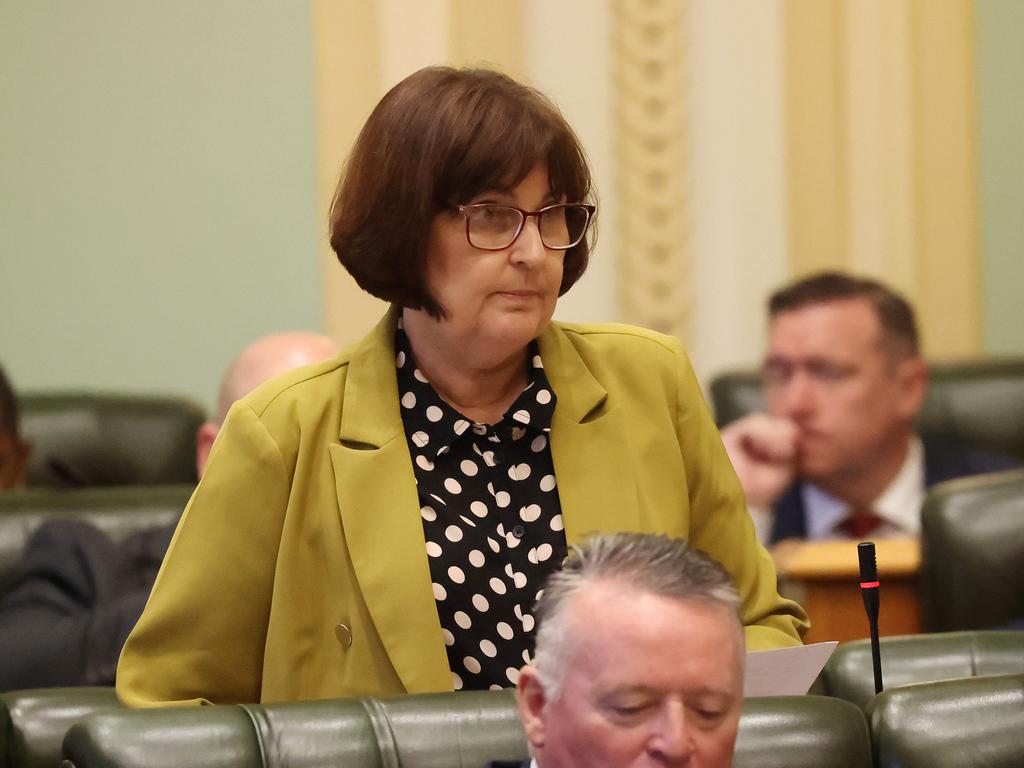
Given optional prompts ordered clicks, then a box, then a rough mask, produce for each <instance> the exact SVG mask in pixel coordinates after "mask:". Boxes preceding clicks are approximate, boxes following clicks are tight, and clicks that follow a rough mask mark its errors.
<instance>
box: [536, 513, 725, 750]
mask: <svg viewBox="0 0 1024 768" xmlns="http://www.w3.org/2000/svg"><path fill="white" fill-rule="evenodd" d="M739 605H740V601H739V597H738V596H737V594H736V591H735V589H734V588H733V586H732V584H731V583H730V580H729V575H728V573H727V572H726V570H725V568H723V567H722V566H721V565H720V564H719V563H718V562H716V561H715V560H712V559H711V558H710V557H708V556H707V555H706V554H704V553H703V552H701V551H700V550H697V549H693V548H691V547H690V546H689V545H687V543H686V542H685V541H681V540H678V539H670V538H668V537H667V536H663V535H657V536H656V535H651V534H640V533H617V534H608V535H600V536H592V537H590V538H589V539H587V540H586V541H584V542H583V543H582V544H581V545H580V546H577V547H574V548H573V553H571V554H570V556H569V558H568V560H567V561H566V564H565V566H564V568H563V570H562V571H560V572H556V573H554V574H552V576H551V577H550V578H549V579H548V581H547V584H546V585H545V589H544V591H543V593H542V595H541V597H540V600H539V603H538V608H537V614H538V617H539V620H540V624H539V627H538V630H537V640H536V649H535V653H534V660H533V663H532V664H527V665H526V666H525V667H523V669H522V671H521V672H520V676H519V684H518V689H517V699H518V705H519V716H520V719H521V720H522V722H523V726H524V728H525V730H526V736H527V738H528V740H529V742H530V749H531V752H532V754H533V762H532V765H533V766H534V768H573V767H575V766H580V767H581V768H582V767H583V766H586V768H604V767H606V766H607V767H608V768H613V767H614V768H624V767H625V766H631V767H632V766H637V767H639V766H648V765H650V766H691V767H696V766H699V767H700V768H726V767H727V766H729V765H731V763H732V754H733V747H734V744H735V741H736V730H737V728H738V726H739V717H740V710H741V708H742V704H743V660H744V650H745V649H744V636H743V624H742V622H741V620H740V617H739V614H738V610H739ZM524 765H526V764H524Z"/></svg>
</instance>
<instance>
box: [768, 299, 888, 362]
mask: <svg viewBox="0 0 1024 768" xmlns="http://www.w3.org/2000/svg"><path fill="white" fill-rule="evenodd" d="M768 337H769V339H768V340H769V344H768V346H769V354H772V353H782V354H787V353H788V354H793V353H796V354H819V355H825V356H831V355H846V354H855V355H860V354H863V353H864V352H868V351H871V350H878V351H880V350H881V346H882V345H881V341H882V324H881V321H880V319H879V317H878V313H877V312H876V311H875V308H874V307H873V306H872V305H871V302H869V301H868V300H867V299H863V298H859V297H858V298H851V299H836V300H833V301H827V302H820V303H815V304H809V305H807V306H804V307H799V308H797V309H789V310H784V311H782V312H779V313H778V314H777V315H775V317H773V318H772V320H771V325H770V326H769V332H768Z"/></svg>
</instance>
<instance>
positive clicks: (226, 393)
mask: <svg viewBox="0 0 1024 768" xmlns="http://www.w3.org/2000/svg"><path fill="white" fill-rule="evenodd" d="M337 351H338V348H337V345H336V344H335V343H334V341H333V340H331V339H329V338H327V337H326V336H320V335H318V334H313V333H283V334H276V335H273V336H266V337H264V338H261V339H259V340H257V341H255V342H253V343H252V344H250V345H249V346H248V347H246V348H245V349H244V350H243V351H242V352H241V354H239V356H238V357H237V358H235V360H234V361H233V362H232V363H231V365H230V366H229V367H228V370H227V371H226V372H225V374H224V379H223V381H222V382H221V387H220V395H219V397H218V399H217V413H216V416H215V418H214V420H212V421H207V422H205V423H204V424H203V425H202V426H201V427H200V428H199V431H198V433H197V435H196V472H197V474H198V475H199V476H200V477H201V476H202V474H203V469H204V468H205V466H206V460H207V457H208V456H209V453H210V449H211V448H212V447H213V443H214V441H215V440H216V438H217V433H218V431H219V430H220V425H221V423H222V422H223V421H224V418H225V417H226V416H227V412H228V409H229V408H230V407H231V405H232V403H234V402H235V400H238V399H239V398H241V397H243V396H244V395H246V394H248V393H249V392H250V391H252V390H253V389H255V388H256V387H257V386H259V385H260V384H262V383H263V382H265V381H268V380H270V379H272V378H275V377H276V376H280V375H281V374H283V373H286V372H288V371H290V370H292V369H293V368H298V367H300V366H303V365H309V364H312V363H316V362H319V361H321V360H324V359H325V358H328V357H331V356H332V355H334V354H336V353H337ZM173 533H174V526H168V527H159V528H152V529H149V530H145V531H141V532H139V533H136V534H133V535H132V536H129V537H128V538H126V539H124V540H122V541H119V542H115V541H113V540H111V539H110V538H109V537H107V536H106V535H105V534H104V533H103V532H101V531H100V530H98V529H97V528H95V527H94V526H92V525H90V524H89V523H86V522H81V521H77V520H51V521H48V522H46V523H43V525H41V526H40V527H39V528H38V529H36V531H35V533H34V534H33V535H32V538H31V539H30V540H29V543H28V545H27V546H26V548H25V553H24V555H23V557H22V559H21V561H20V562H19V563H18V564H17V565H15V567H14V569H13V574H12V579H11V583H10V586H9V588H8V590H7V592H6V594H5V595H4V596H3V597H2V599H0V691H6V690H14V689H16V688H42V687H48V686H70V685H113V684H114V672H115V670H116V668H117V658H118V656H119V655H120V653H121V647H122V646H123V645H124V641H125V638H126V637H127V636H128V633H129V632H130V631H131V629H132V627H134V626H135V622H136V621H137V620H138V618H139V615H140V614H141V613H142V609H143V607H144V606H145V604H146V600H147V599H148V597H149V592H150V589H151V588H152V586H153V581H154V579H156V574H157V571H158V570H159V568H160V562H161V561H162V560H163V556H164V553H165V552H166V551H167V545H168V544H169V543H170V540H171V535H172V534H173Z"/></svg>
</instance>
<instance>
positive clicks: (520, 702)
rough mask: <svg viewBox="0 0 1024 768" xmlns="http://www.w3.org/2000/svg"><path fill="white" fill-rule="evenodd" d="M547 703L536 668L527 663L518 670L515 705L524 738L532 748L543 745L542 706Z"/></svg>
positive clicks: (535, 748) (538, 747)
mask: <svg viewBox="0 0 1024 768" xmlns="http://www.w3.org/2000/svg"><path fill="white" fill-rule="evenodd" d="M547 703H548V702H547V694H546V693H545V692H544V686H542V685H541V684H540V678H539V677H538V676H537V668H536V667H534V666H533V665H532V664H527V665H526V666H525V667H523V668H522V669H521V670H519V682H518V683H517V684H516V705H517V707H518V708H519V720H520V722H522V724H523V729H524V730H525V731H526V739H527V741H529V742H530V747H531V748H533V749H534V750H537V749H540V748H541V747H543V746H544V737H545V732H544V714H545V713H544V707H545V705H546V704H547Z"/></svg>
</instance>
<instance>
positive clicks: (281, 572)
mask: <svg viewBox="0 0 1024 768" xmlns="http://www.w3.org/2000/svg"><path fill="white" fill-rule="evenodd" d="M395 318H396V315H395V313H394V312H392V313H389V314H388V315H387V316H386V317H385V318H384V320H382V321H381V323H380V324H379V325H378V326H377V328H376V329H375V330H374V331H372V332H371V333H370V334H369V335H368V336H367V337H366V338H365V339H364V340H363V341H361V342H360V343H358V344H356V345H355V346H354V347H352V348H351V349H349V350H346V351H345V352H342V353H341V354H340V355H339V356H338V357H337V358H335V359H333V360H332V361H329V362H326V363H322V364H319V365H315V366H311V367H308V368H303V369H300V370H298V371H295V372H292V373H289V374H286V375H285V376H283V377H281V378H279V379H275V380H274V381H271V382H269V383H267V384H265V385H263V386H262V387H260V388H258V389H257V390H256V391H255V392H253V393H252V394H250V395H249V396H247V397H245V398H244V399H242V400H241V401H239V402H238V403H237V404H236V405H235V406H234V407H233V408H232V409H231V412H230V414H229V416H228V418H227V421H226V423H225V424H224V427H223V429H222V430H221V434H220V436H219V438H218V440H217V442H216V444H215V446H214V448H213V451H212V452H211V455H210V459H209V463H208V465H207V469H206V474H205V476H204V477H203V480H202V481H201V482H200V483H199V486H198V487H197V488H196V491H195V494H194V495H193V497H192V500H191V501H190V502H189V504H188V507H187V508H186V509H185V512H184V515H183V516H182V519H181V522H180V523H179V525H178V529H177V532H176V533H175V535H174V538H173V540H172V541H171V546H170V549H169V551H168V553H167V557H166V559H165V560H164V563H163V567H162V568H161V570H160V574H159V576H158V577H157V580H156V584H155V586H154V588H153V593H152V595H151V597H150V599H149V603H148V604H147V606H146V609H145V611H144V613H143V615H142V618H141V619H140V620H139V623H138V625H137V626H136V627H135V630H134V631H133V632H132V634H131V636H130V637H129V638H128V642H127V644H126V645H125V648H124V651H123V653H122V655H121V661H120V665H119V666H118V671H117V692H118V695H119V696H120V698H121V700H122V701H123V702H124V703H126V704H128V705H134V706H143V705H152V704H170V703H196V702H201V701H209V702H214V703H222V702H253V701H263V702H268V701H283V700H293V699H313V698H325V697H341V696H353V695H362V694H366V695H381V694H389V693H403V692H410V693H413V692H426V691H446V690H451V675H450V672H449V669H448V660H447V657H446V655H445V647H444V641H443V639H442V635H441V626H440V622H439V620H438V616H437V610H436V608H435V604H434V597H433V593H432V591H431V583H430V570H429V566H428V564H427V554H426V548H425V541H424V537H423V526H422V522H421V520H420V515H419V502H418V497H417V493H416V485H415V481H414V475H413V468H412V463H411V461H410V458H409V451H408V449H407V447H406V439H405V434H404V432H403V428H402V418H401V414H400V412H399V403H398V390H397V383H396V377H395V367H394V328H395V322H396V319H395ZM539 344H540V353H541V357H542V359H543V360H544V369H545V373H546V374H547V376H548V379H549V380H550V382H551V386H552V388H553V389H554V391H555V393H556V394H557V397H558V401H557V406H556V408H555V413H554V419H553V423H552V429H551V452H552V457H553V459H554V464H555V474H556V477H557V479H558V494H559V498H560V500H561V505H562V514H563V519H564V521H565V532H566V536H567V538H568V540H569V541H570V542H572V541H575V540H577V539H579V538H580V537H581V536H582V535H583V534H585V533H587V532H590V531H620V530H622V531H650V532H663V533H667V534H669V535H672V536H677V537H683V538H687V539H689V540H690V542H691V543H692V544H693V545H695V546H697V547H700V548H701V549H704V550H706V551H707V552H709V553H710V554H711V555H712V556H714V557H716V558H717V559H719V560H720V561H722V563H724V564H725V566H726V567H727V568H728V569H729V571H730V572H731V573H732V575H733V578H734V579H735V582H736V586H737V588H738V589H739V592H740V595H741V596H742V599H743V618H744V622H745V624H746V625H747V643H748V647H749V648H766V647H773V646H782V645H793V644H796V643H798V642H799V638H800V634H801V633H802V632H803V631H805V629H806V626H807V623H806V618H805V616H804V614H803V611H802V610H801V609H800V607H799V606H797V605H796V604H795V603H792V602H790V601H787V600H783V599H782V598H780V597H779V595H778V593H777V591H776V586H775V570H774V568H773V566H772V563H771V560H770V558H769V557H768V555H767V553H766V552H765V551H764V549H763V548H762V547H761V546H760V545H759V544H758V543H757V542H756V540H755V537H754V530H753V526H752V525H751V522H750V519H749V516H748V514H747V512H746V508H745V505H744V501H743V496H742V492H741V490H740V487H739V484H738V482H737V480H736V477H735V475H734V473H733V470H732V467H731V466H730V464H729V461H728V459H727V458H726V454H725V451H724V449H723V448H722V443H721V441H720V439H719V437H718V432H717V431H716V429H715V427H714V424H713V423H712V421H711V418H710V416H709V414H708V410H707V407H706V406H705V404H704V401H703V399H702V397H701V394H700V390H699V388H698V385H697V382H696V380H695V378H694V376H693V372H692V370H691V368H690V364H689V362H688V360H687V358H686V355H685V353H684V352H683V350H682V348H681V346H680V345H679V343H678V342H677V341H675V340H674V339H672V338H670V337H667V336H662V335H660V334H656V333H653V332H650V331H645V330H642V329H638V328H631V327H627V326H614V325H572V324H562V323H552V324H551V326H550V327H549V328H548V329H547V330H546V331H545V332H544V333H543V334H542V335H541V336H540V338H539Z"/></svg>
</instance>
